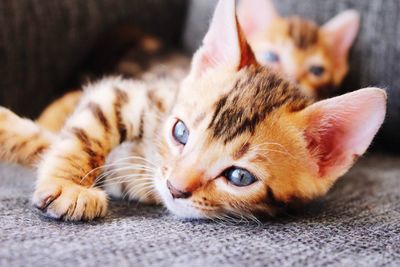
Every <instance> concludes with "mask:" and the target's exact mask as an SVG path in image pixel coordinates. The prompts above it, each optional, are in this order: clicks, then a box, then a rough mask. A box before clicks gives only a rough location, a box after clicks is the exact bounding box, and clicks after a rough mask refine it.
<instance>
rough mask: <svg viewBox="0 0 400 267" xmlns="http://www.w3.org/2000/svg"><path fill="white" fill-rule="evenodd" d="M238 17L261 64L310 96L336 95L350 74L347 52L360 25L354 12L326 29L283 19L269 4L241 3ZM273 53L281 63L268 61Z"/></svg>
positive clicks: (263, 0)
mask: <svg viewBox="0 0 400 267" xmlns="http://www.w3.org/2000/svg"><path fill="white" fill-rule="evenodd" d="M239 14H240V15H241V16H240V17H241V22H243V24H244V26H245V32H246V33H247V34H248V40H249V43H250V45H251V46H252V48H253V49H254V51H255V53H256V55H257V59H258V61H259V62H261V63H263V64H267V65H269V66H271V67H273V68H274V69H276V70H277V71H279V72H281V73H283V74H284V75H286V77H288V78H289V79H291V80H292V81H293V82H295V83H297V84H299V85H300V88H301V89H303V91H304V92H305V93H307V94H309V95H310V96H313V97H316V98H326V97H328V96H332V95H333V94H334V93H335V90H336V89H337V88H338V87H339V86H340V85H341V83H342V81H343V79H344V78H345V76H346V74H347V72H348V51H349V49H350V46H351V44H352V42H353V41H354V39H355V37H356V34H357V31H358V24H359V17H358V14H357V13H356V12H355V11H346V12H343V13H342V14H340V15H338V16H337V17H336V18H334V19H333V20H332V21H330V22H328V23H327V24H326V25H323V26H318V25H317V24H316V23H314V22H313V21H310V20H307V19H304V18H300V17H297V16H292V17H282V16H280V15H278V14H277V12H276V11H275V9H274V7H273V5H272V2H271V1H270V0H242V1H241V2H240V5H239ZM346 23H347V24H346ZM333 24H334V25H333ZM332 25H333V26H332ZM342 25H343V26H342ZM340 27H341V28H340ZM332 36H335V38H332ZM338 47H340V49H339V48H338ZM271 52H272V53H274V54H275V55H276V56H277V57H278V60H276V61H274V62H272V61H269V60H268V59H266V58H265V57H266V53H271ZM313 66H314V67H322V68H323V69H324V71H323V73H322V74H321V75H315V74H314V73H313V72H312V71H311V68H312V67H313Z"/></svg>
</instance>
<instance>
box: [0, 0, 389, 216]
mask: <svg viewBox="0 0 400 267" xmlns="http://www.w3.org/2000/svg"><path fill="white" fill-rule="evenodd" d="M221 27H223V29H224V31H221ZM178 76H179V75H177V76H175V75H171V77H164V78H162V79H157V78H155V76H152V75H150V76H149V77H148V78H144V79H143V80H141V81H139V80H132V79H131V80H126V79H121V78H106V79H103V80H100V81H99V82H96V83H93V84H89V85H87V86H86V87H85V88H84V91H83V93H82V95H81V96H80V98H79V100H78V104H77V107H76V109H75V110H74V111H73V112H72V114H71V116H69V117H68V118H67V120H66V121H65V123H64V124H63V126H62V129H61V130H59V131H58V130H56V132H55V133H51V132H50V131H47V130H45V129H44V127H42V126H40V125H39V124H38V123H34V122H32V121H29V120H25V119H22V118H19V117H18V116H16V115H15V114H13V113H12V112H11V111H9V110H7V109H4V108H2V109H0V148H1V151H2V152H3V153H2V154H0V156H1V157H2V159H3V160H9V161H10V160H11V161H14V162H18V163H21V164H25V165H30V166H32V165H36V166H37V168H38V170H37V173H38V178H37V182H36V190H35V193H34V196H33V204H34V205H35V206H36V207H37V208H38V209H40V210H41V211H42V212H43V213H44V214H45V215H46V216H49V217H52V218H57V219H63V220H74V221H75V220H91V219H94V218H98V217H103V216H105V214H106V211H107V203H108V201H107V198H108V196H112V197H119V198H125V197H126V198H128V199H134V200H139V201H142V202H148V203H162V204H164V205H165V206H166V207H167V208H168V209H169V210H170V211H171V212H172V213H173V214H175V215H177V216H179V217H181V218H211V219H220V220H223V221H224V220H226V219H227V218H228V219H229V218H231V217H230V216H235V217H238V218H242V219H243V218H245V219H254V220H257V219H256V217H255V216H256V215H258V214H267V215H274V214H276V213H277V212H279V211H281V210H283V209H284V208H286V207H289V206H291V205H293V204H296V203H305V202H308V201H310V200H312V199H314V198H316V197H319V196H321V195H323V194H325V193H326V192H327V191H328V190H329V188H330V187H331V186H332V184H333V183H334V182H335V181H336V179H337V178H338V177H340V176H341V175H343V174H344V173H345V172H346V171H347V170H348V169H349V168H350V167H351V165H352V164H353V163H354V161H355V159H356V157H357V156H358V155H361V154H362V153H364V152H365V150H366V149H367V147H368V145H369V143H370V142H371V140H372V138H373V136H374V135H375V133H376V131H377V130H378V128H379V126H380V125H381V123H382V121H383V118H384V114H385V112H384V106H385V94H384V92H383V91H382V90H379V89H364V90H359V91H358V92H355V93H352V94H349V95H346V96H343V97H339V98H336V99H332V100H325V101H327V102H324V101H322V102H317V103H315V104H313V103H312V102H313V101H312V100H311V99H310V98H309V97H308V96H307V95H305V94H303V93H301V91H300V90H299V89H298V88H297V87H296V86H295V85H293V84H292V83H290V82H288V81H287V80H285V79H284V78H282V77H281V76H280V75H279V74H277V73H275V72H274V71H272V70H271V69H269V68H267V67H264V66H261V65H259V64H258V63H257V62H256V60H255V56H254V54H253V52H252V50H251V49H250V46H249V45H248V43H247V41H246V39H245V37H244V35H243V33H242V31H241V29H240V26H239V24H238V21H237V18H236V16H235V5H234V0H221V1H220V2H219V3H218V5H217V8H216V11H215V14H214V18H213V20H212V23H211V26H210V29H209V32H208V33H207V35H206V37H205V38H204V43H203V45H202V46H201V48H199V50H198V51H197V52H196V54H195V55H194V57H193V60H192V65H191V70H190V72H189V74H188V75H187V77H186V78H185V79H184V80H183V81H180V79H179V78H178ZM151 77H152V78H151ZM153 78H154V79H153ZM353 103H354V104H353ZM365 103H367V104H365ZM354 114H357V116H358V117H359V118H360V120H358V119H356V117H357V116H354ZM359 114H360V115H359ZM348 117H352V118H355V119H354V121H355V122H354V123H353V122H352V121H349V120H348V119H347V118H348ZM178 122H180V123H181V124H184V125H186V130H185V133H187V134H188V136H187V140H186V141H185V142H183V141H179V140H178V139H177V137H176V136H175V134H174V133H175V130H174V129H175V127H176V126H177V125H178V124H177V123H178ZM50 130H51V129H50ZM53 130H54V129H53ZM237 167H239V168H241V169H245V170H247V171H248V172H249V173H251V174H253V176H254V181H253V182H252V183H250V184H248V185H246V186H238V185H235V184H234V183H233V182H231V181H230V180H229V178H228V177H227V176H228V175H227V174H226V170H229V169H230V168H237Z"/></svg>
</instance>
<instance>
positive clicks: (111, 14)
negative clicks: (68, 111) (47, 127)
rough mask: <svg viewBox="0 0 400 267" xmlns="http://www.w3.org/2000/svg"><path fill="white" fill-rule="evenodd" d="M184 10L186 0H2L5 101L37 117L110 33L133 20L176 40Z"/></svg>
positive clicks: (0, 91)
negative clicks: (104, 35)
mask: <svg viewBox="0 0 400 267" xmlns="http://www.w3.org/2000/svg"><path fill="white" fill-rule="evenodd" d="M185 11H186V0H140V1H132V0H84V1H82V0H57V1H53V0H41V1H33V0H17V1H15V0H12V1H10V0H6V1H0V74H1V79H0V105H3V106H6V107H9V108H11V109H13V110H14V111H16V112H17V113H18V114H23V115H26V116H30V117H32V116H34V115H37V114H38V113H39V111H40V110H42V109H43V107H44V106H45V105H47V104H48V103H49V102H50V100H52V99H54V98H55V97H57V96H60V93H61V92H65V91H66V90H68V89H70V88H67V85H68V84H69V80H70V79H72V77H74V75H76V73H75V72H76V70H77V69H79V68H80V67H81V65H82V64H83V63H84V61H85V60H86V58H87V57H88V56H89V55H90V53H91V52H92V51H91V50H92V49H93V47H95V45H97V44H96V42H98V40H99V39H100V38H101V36H102V35H103V34H104V33H105V32H107V31H110V30H112V29H113V28H115V27H116V26H117V25H118V24H121V23H124V24H134V25H137V26H139V27H141V28H143V29H145V30H148V31H149V32H152V33H155V34H157V35H159V36H161V37H162V38H164V39H165V40H167V41H168V42H173V43H176V42H178V41H179V38H180V33H181V27H182V25H183V19H184V16H185Z"/></svg>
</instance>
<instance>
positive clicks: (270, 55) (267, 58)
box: [261, 51, 279, 63]
mask: <svg viewBox="0 0 400 267" xmlns="http://www.w3.org/2000/svg"><path fill="white" fill-rule="evenodd" d="M261 60H262V61H264V62H271V63H276V62H279V55H278V54H277V53H275V52H271V51H268V52H265V53H263V54H262V56H261Z"/></svg>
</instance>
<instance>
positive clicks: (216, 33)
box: [191, 0, 256, 76]
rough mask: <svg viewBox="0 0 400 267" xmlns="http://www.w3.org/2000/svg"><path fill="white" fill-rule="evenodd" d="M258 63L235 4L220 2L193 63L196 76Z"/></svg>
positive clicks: (229, 0)
mask: <svg viewBox="0 0 400 267" xmlns="http://www.w3.org/2000/svg"><path fill="white" fill-rule="evenodd" d="M252 64H256V60H255V57H254V55H253V52H252V50H251V48H250V46H249V45H248V44H247V41H246V38H245V37H244V34H243V33H242V30H241V28H240V25H239V23H238V22H237V19H236V13H235V1H234V0H220V1H219V2H218V4H217V7H216V9H215V12H214V16H213V19H212V21H211V25H210V28H209V30H208V32H207V34H206V36H205V37H204V40H203V45H202V47H200V49H199V50H198V51H197V52H196V54H195V56H194V58H193V61H192V71H191V73H195V74H196V75H197V76H198V75H201V74H202V73H204V72H205V71H206V70H209V69H214V68H217V67H227V68H236V69H240V68H242V67H245V66H249V65H252Z"/></svg>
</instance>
